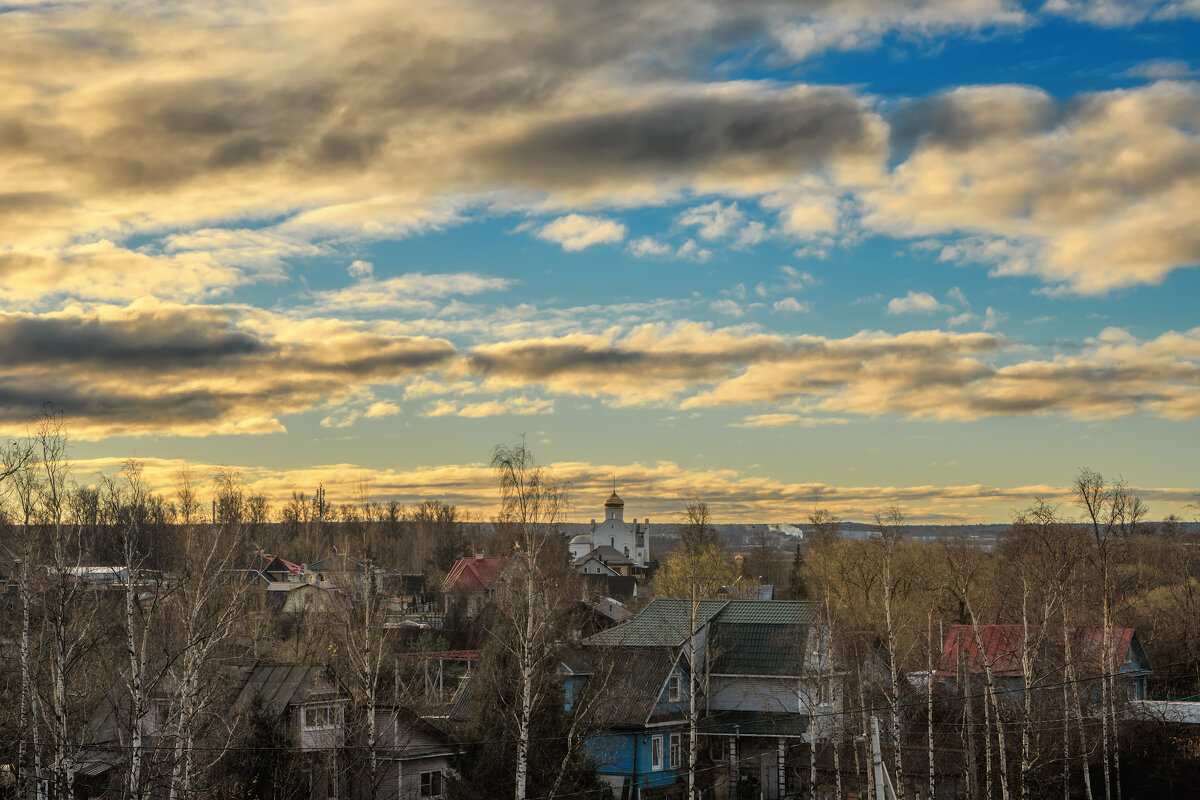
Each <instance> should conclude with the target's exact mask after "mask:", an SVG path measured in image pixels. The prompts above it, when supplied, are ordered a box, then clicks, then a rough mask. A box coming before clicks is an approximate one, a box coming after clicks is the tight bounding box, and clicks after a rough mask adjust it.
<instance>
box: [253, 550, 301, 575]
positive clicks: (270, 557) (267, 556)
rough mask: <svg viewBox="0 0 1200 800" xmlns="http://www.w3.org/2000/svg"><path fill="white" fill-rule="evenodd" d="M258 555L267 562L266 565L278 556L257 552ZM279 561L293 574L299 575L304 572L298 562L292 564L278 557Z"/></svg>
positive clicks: (269, 564)
mask: <svg viewBox="0 0 1200 800" xmlns="http://www.w3.org/2000/svg"><path fill="white" fill-rule="evenodd" d="M258 557H259V558H261V559H262V560H263V561H265V562H267V564H266V566H268V567H269V566H271V562H272V561H274V560H275V559H277V558H279V556H273V555H271V554H270V553H259V554H258ZM279 563H280V564H283V565H284V566H285V567H287V569H288V572H290V573H292V574H293V575H299V574H300V573H302V572H304V569H303V568H302V567H301V566H300V565H299V564H293V563H292V562H291V561H288V560H287V559H284V558H279Z"/></svg>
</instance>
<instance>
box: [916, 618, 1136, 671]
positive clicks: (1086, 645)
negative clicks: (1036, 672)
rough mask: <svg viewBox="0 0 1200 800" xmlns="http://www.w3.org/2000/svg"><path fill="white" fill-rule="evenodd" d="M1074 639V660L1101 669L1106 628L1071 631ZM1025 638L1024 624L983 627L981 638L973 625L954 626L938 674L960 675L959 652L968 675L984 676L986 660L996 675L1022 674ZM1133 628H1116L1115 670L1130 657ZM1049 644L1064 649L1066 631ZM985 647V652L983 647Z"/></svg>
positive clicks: (1049, 637) (1032, 629)
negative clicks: (1022, 654) (977, 635)
mask: <svg viewBox="0 0 1200 800" xmlns="http://www.w3.org/2000/svg"><path fill="white" fill-rule="evenodd" d="M1038 628H1039V626H1037V625H1030V626H1029V636H1030V639H1033V638H1035V637H1036V636H1037V632H1038ZM1067 635H1068V636H1069V637H1070V645H1071V657H1072V659H1073V660H1076V661H1081V662H1086V663H1089V664H1092V665H1093V666H1095V667H1096V668H1097V669H1099V667H1100V665H1101V663H1102V661H1103V657H1102V654H1103V652H1104V629H1103V628H1067ZM1024 637H1025V627H1024V626H1023V625H981V626H979V639H978V641H976V638H975V633H974V631H973V630H972V628H971V626H970V625H951V626H950V629H949V630H948V631H947V632H946V641H945V643H944V644H943V645H942V658H941V661H940V663H939V666H938V670H937V671H938V673H939V674H942V675H954V674H956V673H957V672H958V664H959V653H960V651H961V653H962V664H963V668H964V669H966V670H967V671H968V672H972V673H982V672H984V671H985V666H984V658H985V657H986V659H987V663H988V664H990V665H991V668H992V674H994V675H1020V674H1021V648H1022V642H1023V641H1024ZM1133 637H1134V630H1133V628H1113V629H1112V643H1111V646H1112V652H1111V654H1110V661H1111V663H1112V666H1113V668H1114V669H1116V668H1118V667H1120V665H1121V664H1122V662H1124V661H1125V658H1126V656H1127V655H1129V652H1128V651H1129V645H1130V642H1131V641H1132V640H1133ZM1044 643H1045V644H1046V645H1049V646H1052V647H1055V648H1061V647H1062V646H1063V629H1062V628H1061V627H1052V628H1051V629H1050V630H1049V631H1048V632H1047V633H1046V637H1045V640H1044ZM980 645H982V649H981V648H980Z"/></svg>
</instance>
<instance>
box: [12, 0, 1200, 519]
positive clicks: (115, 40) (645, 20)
mask: <svg viewBox="0 0 1200 800" xmlns="http://www.w3.org/2000/svg"><path fill="white" fill-rule="evenodd" d="M0 32H2V33H3V34H4V37H5V40H6V41H11V42H16V43H17V46H15V47H14V48H12V52H9V53H6V54H3V55H0V89H3V90H4V91H0V97H2V98H3V99H0V175H3V176H4V179H3V182H2V184H0V185H2V186H3V187H4V188H2V189H0V229H3V240H2V241H4V242H5V245H4V246H2V247H0V342H3V347H2V348H0V353H3V354H0V425H3V427H4V429H5V433H6V434H7V435H14V436H15V435H21V433H22V432H23V431H24V430H25V426H26V424H27V421H28V419H29V418H30V415H31V414H33V413H35V412H36V411H37V409H38V408H39V407H40V406H41V403H42V402H44V401H50V402H53V403H55V404H56V405H58V406H59V407H61V408H62V409H63V410H64V413H65V415H66V418H67V420H68V424H69V425H70V428H71V431H72V436H73V439H74V451H73V453H74V455H75V457H76V458H77V459H78V461H79V463H78V465H77V476H78V479H79V480H80V481H87V480H89V476H90V475H93V474H94V473H95V471H97V470H106V469H112V468H113V466H114V465H116V464H119V463H120V462H121V461H122V460H123V459H125V458H130V457H133V458H138V459H142V460H144V461H145V462H146V464H147V471H146V474H147V476H148V477H149V478H150V479H151V480H152V481H153V482H154V483H155V485H156V486H158V487H159V488H161V489H162V490H164V491H169V490H170V486H171V484H172V482H173V481H174V480H175V476H176V474H177V472H178V470H179V469H180V467H181V466H182V465H184V464H189V465H191V467H192V468H193V470H194V472H195V473H196V474H199V475H205V474H207V471H208V470H210V469H212V468H214V467H216V466H217V465H230V466H233V467H235V468H237V469H238V470H240V471H241V473H242V475H243V478H244V479H245V480H246V482H247V484H248V485H249V486H250V487H251V489H252V490H254V491H261V492H264V493H266V494H268V495H269V496H271V497H272V498H273V499H275V500H276V501H279V500H282V499H283V498H285V497H287V496H289V495H290V492H291V491H292V490H293V489H296V490H305V491H311V490H312V488H313V487H315V485H316V484H317V483H318V482H320V483H324V484H325V485H326V486H327V487H328V489H329V492H330V496H331V498H333V499H335V500H337V499H339V498H340V499H341V500H349V499H350V497H351V496H352V495H354V494H355V493H358V492H360V491H361V490H362V489H363V488H364V487H365V489H366V491H368V492H369V493H370V494H371V495H372V496H374V497H376V498H377V499H399V500H402V501H404V502H412V501H415V500H419V499H422V498H425V497H442V498H444V499H447V500H449V501H451V502H456V503H459V504H461V505H463V506H464V507H465V508H468V509H470V510H472V512H474V513H477V514H480V515H482V516H485V517H486V515H487V514H488V513H490V510H491V508H492V507H493V504H494V499H495V489H494V485H493V482H492V480H491V478H490V476H489V475H488V471H487V469H486V462H487V460H488V457H489V453H490V449H491V447H492V446H493V445H495V444H497V443H501V442H512V441H514V440H515V439H516V438H517V437H518V436H519V435H521V434H525V435H526V436H527V440H528V441H529V443H530V446H531V447H532V449H533V450H534V452H535V454H536V455H537V456H538V457H539V459H540V460H542V461H543V462H545V463H548V464H551V465H553V467H554V468H555V470H556V471H558V472H559V473H560V474H561V475H563V477H565V478H567V479H569V480H570V481H571V482H572V484H573V486H574V487H575V490H574V499H575V504H576V511H575V512H574V513H575V515H576V516H577V517H579V518H587V517H588V516H589V514H592V513H593V511H592V510H593V507H596V506H598V505H599V503H600V502H601V501H602V495H603V494H604V488H603V487H604V486H605V485H607V484H608V483H609V482H610V481H611V480H612V478H613V476H615V477H616V479H617V480H618V483H619V485H620V486H621V487H623V494H624V495H625V498H626V501H627V503H628V504H629V507H630V514H631V516H632V515H634V514H637V513H638V512H639V510H640V509H644V513H645V514H651V515H653V516H654V517H655V518H656V519H669V518H671V517H672V515H674V514H676V513H678V510H679V508H680V507H681V506H682V503H683V501H684V499H685V498H687V497H693V496H695V497H701V498H705V499H707V500H709V502H710V503H711V504H712V505H713V507H714V509H715V510H716V513H717V516H718V517H719V518H723V519H731V520H732V519H738V520H770V521H776V520H797V519H801V518H803V517H805V516H806V515H807V514H808V513H809V512H810V511H811V510H812V509H813V508H814V507H816V506H818V505H819V506H821V507H824V508H827V509H828V510H831V511H833V512H835V513H838V514H841V515H843V516H845V517H847V518H856V519H863V518H868V517H869V516H870V515H871V514H872V513H873V512H874V511H875V510H876V509H878V508H880V507H881V506H884V505H888V504H897V505H900V506H901V507H903V508H905V509H906V511H907V512H908V513H909V515H910V516H911V517H912V518H913V519H917V520H930V521H959V520H963V521H1003V520H1005V519H1008V518H1009V516H1010V515H1011V513H1012V511H1013V510H1014V509H1019V508H1021V507H1024V506H1026V505H1028V504H1029V503H1031V502H1032V500H1033V499H1034V497H1035V496H1043V497H1048V498H1051V499H1056V500H1059V501H1061V502H1063V503H1064V504H1066V505H1065V507H1066V508H1067V510H1068V511H1070V509H1069V499H1068V498H1067V495H1066V494H1065V489H1064V487H1066V486H1067V485H1068V484H1069V482H1070V480H1071V478H1072V477H1073V475H1074V474H1075V472H1076V471H1077V470H1078V469H1079V467H1081V466H1088V467H1091V468H1094V469H1097V470H1099V471H1101V472H1103V473H1104V474H1106V475H1108V476H1110V477H1114V478H1115V477H1118V476H1123V477H1124V478H1125V479H1126V480H1128V481H1129V482H1130V483H1131V484H1132V485H1133V486H1135V487H1136V488H1137V489H1138V490H1139V491H1141V492H1142V493H1143V495H1144V496H1145V497H1146V498H1147V500H1148V501H1149V502H1150V505H1151V508H1152V512H1153V513H1154V514H1156V515H1159V516H1161V515H1165V514H1167V513H1188V512H1186V511H1185V509H1184V507H1185V505H1186V504H1187V503H1189V502H1190V501H1191V499H1192V493H1193V491H1195V490H1196V488H1197V487H1198V486H1200V475H1198V471H1197V467H1196V465H1195V458H1194V456H1193V450H1194V442H1195V441H1197V438H1198V437H1197V434H1198V433H1200V430H1198V426H1197V416H1198V415H1200V321H1198V320H1197V313H1196V299H1197V298H1198V297H1200V274H1198V272H1197V270H1196V266H1197V264H1198V263H1200V84H1197V81H1196V78H1197V74H1198V73H1197V70H1198V69H1200V63H1197V59H1196V56H1195V53H1194V50H1195V47H1194V42H1195V41H1197V40H1198V38H1200V36H1198V34H1200V7H1197V6H1196V5H1195V4H1194V3H1189V2H1129V3H1124V2H1115V1H1114V0H1108V1H1107V2H1099V3H1082V2H1072V1H1069V0H1057V2H1050V3H1047V4H1045V5H1025V6H1020V5H1016V4H1012V3H1006V2H1003V1H1002V0H973V2H966V3H963V2H922V1H921V0H903V2H900V1H899V0H897V2H879V3H868V4H862V5H861V6H860V5H856V4H846V3H838V4H824V3H816V2H812V3H774V2H762V3H758V2H753V3H722V2H715V1H714V0H709V1H707V2H692V3H682V2H677V0H646V2H640V3H634V2H630V3H603V2H599V0H597V2H579V3H572V4H562V3H553V2H521V3H516V2H514V3H479V2H474V0H461V1H460V2H455V3H450V4H437V6H436V7H434V8H429V7H427V6H426V5H423V4H416V3H412V4H409V3H400V4H392V3H388V4H384V3H377V2H374V1H373V0H362V2H352V3H348V4H345V5H342V6H339V7H338V8H332V7H327V6H323V5H317V4H312V3H308V2H304V1H303V0H291V1H289V2H268V3H263V4H259V5H256V6H244V7H237V8H234V7H229V6H227V5H221V4H213V5H208V4H204V3H198V4H197V3H188V4H178V5H173V4H166V5H164V4H161V3H145V4H142V3H136V2H135V3H128V2H122V3H114V4H112V5H107V4H104V3H89V4H70V3H68V4H60V3H53V4H42V3H37V2H34V3H28V4H25V3H18V4H15V5H10V6H3V7H0Z"/></svg>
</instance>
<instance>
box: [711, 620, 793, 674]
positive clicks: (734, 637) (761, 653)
mask: <svg viewBox="0 0 1200 800" xmlns="http://www.w3.org/2000/svg"><path fill="white" fill-rule="evenodd" d="M807 641H808V626H807V625H797V624H792V623H782V624H778V623H762V622H752V623H728V622H726V621H725V619H724V615H723V614H722V615H721V617H720V618H718V620H717V621H716V622H715V623H714V624H713V634H712V643H711V644H710V645H709V652H710V653H711V654H712V658H713V661H712V672H713V674H715V675H800V674H801V672H802V671H803V665H804V648H805V643H806V642H807Z"/></svg>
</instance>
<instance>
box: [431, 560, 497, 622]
mask: <svg viewBox="0 0 1200 800" xmlns="http://www.w3.org/2000/svg"><path fill="white" fill-rule="evenodd" d="M507 564H508V559H507V558H488V557H487V556H485V555H484V554H483V551H476V553H475V555H474V556H470V557H467V558H460V559H459V560H458V561H456V562H454V566H453V567H451V568H450V572H448V573H447V574H446V580H445V581H444V582H443V583H442V596H443V597H444V598H445V609H446V610H447V611H449V608H450V603H451V601H452V600H455V599H462V600H463V601H464V602H465V603H466V608H465V611H466V615H467V616H468V617H474V616H475V615H476V614H478V613H479V610H480V609H481V608H482V607H483V604H484V602H485V601H487V600H488V599H490V598H491V596H492V590H493V588H494V587H495V584H496V581H497V579H499V577H500V573H502V572H503V571H504V568H505V566H507Z"/></svg>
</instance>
